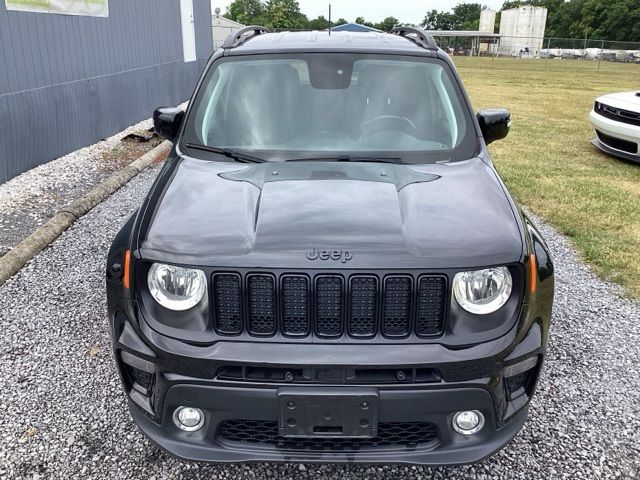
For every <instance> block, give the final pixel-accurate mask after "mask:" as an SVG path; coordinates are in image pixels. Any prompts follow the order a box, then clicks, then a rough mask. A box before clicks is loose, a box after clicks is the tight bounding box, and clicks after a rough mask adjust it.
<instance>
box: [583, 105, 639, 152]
mask: <svg viewBox="0 0 640 480" xmlns="http://www.w3.org/2000/svg"><path fill="white" fill-rule="evenodd" d="M589 119H590V121H591V125H592V126H593V128H594V129H595V130H596V133H597V132H600V134H604V135H606V136H607V137H610V138H612V139H616V140H622V141H624V142H628V143H629V144H630V145H635V148H636V151H635V153H632V152H628V151H624V150H621V149H619V148H615V146H614V145H609V144H607V143H606V140H603V139H602V138H600V135H597V136H596V138H594V139H593V141H592V143H593V145H594V146H595V147H597V148H598V149H599V150H601V151H602V152H604V153H607V154H609V155H613V156H616V157H619V158H623V159H625V160H631V161H633V162H640V127H639V126H635V125H630V124H627V123H623V122H618V121H616V120H612V119H610V118H606V117H603V116H602V115H599V114H598V113H596V112H595V111H593V110H592V111H591V113H590V114H589Z"/></svg>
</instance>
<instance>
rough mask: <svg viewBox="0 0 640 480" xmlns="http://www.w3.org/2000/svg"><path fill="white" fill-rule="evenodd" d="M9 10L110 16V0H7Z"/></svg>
mask: <svg viewBox="0 0 640 480" xmlns="http://www.w3.org/2000/svg"><path fill="white" fill-rule="evenodd" d="M5 3H6V4H7V10H20V11H22V12H37V13H61V14H65V15H87V16H90V17H108V16H109V0H5Z"/></svg>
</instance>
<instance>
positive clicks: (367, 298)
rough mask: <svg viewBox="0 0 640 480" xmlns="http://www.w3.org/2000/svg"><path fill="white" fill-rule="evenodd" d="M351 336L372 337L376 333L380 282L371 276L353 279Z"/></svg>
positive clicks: (351, 282)
mask: <svg viewBox="0 0 640 480" xmlns="http://www.w3.org/2000/svg"><path fill="white" fill-rule="evenodd" d="M349 290H350V293H351V299H350V306H349V308H350V312H349V334H350V335H351V336H354V337H372V336H373V335H375V333H376V316H377V310H378V308H377V302H378V280H377V279H376V277H371V276H367V277H365V276H358V277H351V280H350V289H349Z"/></svg>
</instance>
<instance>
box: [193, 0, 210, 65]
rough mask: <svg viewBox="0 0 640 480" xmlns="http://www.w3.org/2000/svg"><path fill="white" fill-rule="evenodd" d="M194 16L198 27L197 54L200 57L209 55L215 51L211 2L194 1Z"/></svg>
mask: <svg viewBox="0 0 640 480" xmlns="http://www.w3.org/2000/svg"><path fill="white" fill-rule="evenodd" d="M193 18H194V20H195V28H196V55H197V56H198V58H201V57H203V56H207V57H208V56H209V55H211V53H212V52H213V36H212V32H211V3H210V2H208V1H204V2H203V1H199V0H195V1H194V2H193ZM205 54H206V55H205Z"/></svg>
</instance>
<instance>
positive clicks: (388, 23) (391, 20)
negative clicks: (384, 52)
mask: <svg viewBox="0 0 640 480" xmlns="http://www.w3.org/2000/svg"><path fill="white" fill-rule="evenodd" d="M398 23H400V20H398V19H397V18H396V17H387V18H385V19H384V20H382V21H381V22H380V23H376V24H375V25H374V27H375V28H377V29H378V30H382V31H383V32H388V31H390V30H391V29H392V28H393V27H395V26H396V25H398Z"/></svg>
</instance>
